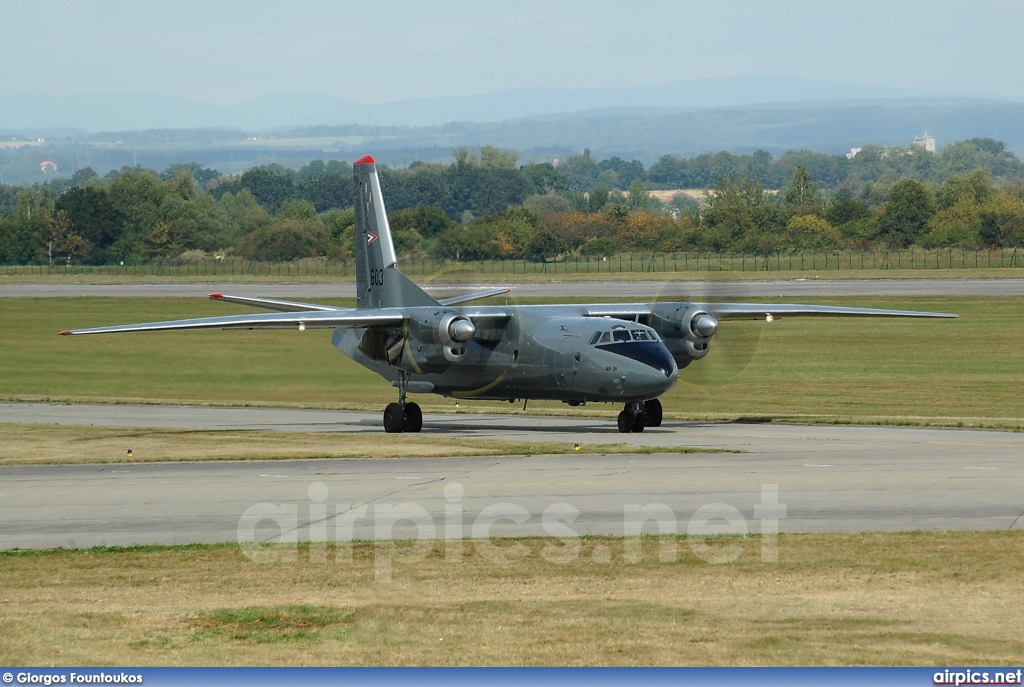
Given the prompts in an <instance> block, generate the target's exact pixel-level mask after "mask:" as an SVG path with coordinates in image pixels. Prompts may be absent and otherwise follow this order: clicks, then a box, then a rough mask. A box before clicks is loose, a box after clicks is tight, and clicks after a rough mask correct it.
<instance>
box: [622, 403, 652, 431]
mask: <svg viewBox="0 0 1024 687" xmlns="http://www.w3.org/2000/svg"><path fill="white" fill-rule="evenodd" d="M617 422H618V426H619V431H620V432H622V433H623V434H627V433H629V432H642V431H644V427H647V426H649V424H650V423H649V422H648V419H647V409H646V407H645V406H644V404H643V403H640V402H636V403H627V404H626V407H625V408H623V410H622V412H621V413H619V417H618V420H617Z"/></svg>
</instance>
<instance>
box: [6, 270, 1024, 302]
mask: <svg viewBox="0 0 1024 687" xmlns="http://www.w3.org/2000/svg"><path fill="white" fill-rule="evenodd" d="M647 276H648V275H645V277H647ZM421 281H422V282H423V283H424V285H425V287H426V288H427V290H428V291H429V292H431V293H432V294H434V295H436V296H438V297H445V296H451V295H455V294H459V293H466V292H471V291H483V290H487V289H494V288H500V287H509V288H511V289H512V292H511V294H510V297H512V298H517V297H518V298H538V297H551V296H561V297H565V298H591V297H594V298H613V297H614V298H615V299H617V300H622V299H635V300H641V301H642V300H649V299H650V298H651V296H652V294H653V295H654V296H655V297H657V298H661V299H665V298H676V297H678V298H686V297H690V298H706V297H711V298H713V299H714V300H721V299H725V298H750V297H758V296H781V297H784V298H811V297H815V296H893V295H898V296H1024V279H863V280H861V279H848V280H843V279H837V280H829V279H789V280H763V281H714V282H707V281H659V280H657V279H650V278H644V279H639V278H637V279H628V280H626V279H623V280H607V281H601V280H595V281H575V280H564V281H562V280H559V279H558V278H557V275H554V276H553V277H552V279H551V280H547V281H530V282H516V281H512V280H509V281H498V280H488V281H486V282H484V281H481V282H479V283H473V284H465V283H458V284H444V283H441V282H439V281H434V282H431V283H426V280H421ZM215 292H223V293H229V294H232V295H236V296H249V297H266V298H283V299H293V300H302V299H324V298H355V283H354V281H351V280H350V281H346V282H338V283H327V282H269V283H262V284H261V283H252V282H239V283H233V282H225V281H221V282H209V283H171V282H166V283H141V282H128V283H119V284H97V283H79V284H75V283H52V282H43V283H35V284H20V283H16V284H3V285H2V286H0V297H9V298H14V297H19V298H30V297H31V298H36V297H38V298H58V297H59V298H73V297H83V296H88V297H94V298H143V297H145V298H203V297H206V296H208V295H209V294H211V293H215Z"/></svg>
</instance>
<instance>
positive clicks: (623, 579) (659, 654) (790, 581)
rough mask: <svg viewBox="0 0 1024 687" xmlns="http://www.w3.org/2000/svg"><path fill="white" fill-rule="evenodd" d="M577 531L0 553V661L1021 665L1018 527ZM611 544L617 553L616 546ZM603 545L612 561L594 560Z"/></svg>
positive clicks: (1021, 540) (1022, 573) (1022, 590)
mask: <svg viewBox="0 0 1024 687" xmlns="http://www.w3.org/2000/svg"><path fill="white" fill-rule="evenodd" d="M672 541H673V542H674V543H675V545H676V556H675V558H674V559H673V560H672V561H671V562H666V563H663V562H660V561H659V558H658V553H659V547H660V544H661V542H660V541H659V540H658V539H656V538H645V539H644V540H643V541H642V546H643V556H642V559H641V562H640V563H638V564H634V563H628V562H627V561H626V558H625V551H626V549H625V546H626V541H625V540H623V539H620V538H614V537H585V538H583V539H582V542H581V549H580V555H579V556H577V557H575V558H574V559H573V560H572V561H571V562H569V563H562V564H559V563H552V562H549V561H547V560H546V559H545V558H544V557H543V552H544V550H545V547H549V546H552V545H553V542H552V541H551V540H547V539H518V540H494V541H493V542H492V544H495V545H497V546H503V547H508V546H513V545H522V546H524V547H526V549H525V550H526V551H527V555H526V556H525V557H524V558H522V559H521V560H517V561H515V562H506V563H495V562H492V560H490V559H489V558H488V557H487V555H486V554H485V553H482V550H481V549H478V547H477V546H476V545H475V544H474V543H473V542H471V541H464V542H463V546H462V554H461V556H460V557H457V558H454V559H448V558H446V556H445V547H444V544H443V543H442V542H437V543H436V544H435V545H434V547H433V549H432V550H431V551H430V553H429V554H428V555H427V556H426V557H425V558H422V559H421V560H419V561H417V562H415V563H403V562H400V561H395V562H394V564H393V566H392V581H391V582H381V581H377V578H376V572H375V571H376V569H375V551H374V546H373V545H372V544H371V543H356V544H354V545H352V556H351V561H348V560H345V559H346V558H347V557H345V556H336V555H335V554H336V553H337V551H336V549H335V547H334V545H331V546H329V547H327V550H326V551H324V550H323V548H322V547H320V548H318V549H315V550H314V555H312V556H311V555H310V549H309V548H308V547H306V546H303V547H300V549H299V553H298V556H297V560H295V561H294V562H290V563H274V564H268V563H263V564H260V563H254V562H252V561H250V560H249V559H247V558H246V557H245V556H244V555H243V554H242V552H241V551H240V550H239V549H238V547H237V546H234V545H222V546H189V547H141V548H136V549H97V550H84V551H50V552H8V553H3V554H0V578H2V579H3V580H4V585H3V586H2V587H0V636H3V637H4V642H2V643H0V663H5V664H8V665H19V664H20V665H30V664H41V663H45V664H49V663H56V664H85V665H91V664H125V665H246V664H254V665H803V664H808V665H922V664H925V665H936V664H962V665H982V664H995V665H1013V664H1019V663H1021V662H1024V639H1022V637H1024V614H1022V613H1020V612H1019V611H1020V603H1021V602H1020V599H1021V598H1022V597H1024V534H1022V533H1021V532H984V533H971V532H956V533H949V532H940V533H884V534H882V533H878V534H813V535H790V536H782V537H781V538H780V541H779V562H778V563H765V562H762V561H761V556H760V540H759V538H758V537H750V538H744V539H738V538H720V539H719V540H718V541H712V542H710V545H712V546H723V545H735V544H737V543H738V544H740V545H741V547H742V549H743V554H742V555H741V556H740V558H739V559H738V560H736V561H735V562H733V563H728V564H722V565H712V564H709V563H706V562H704V561H703V560H701V559H700V558H698V557H697V556H695V555H694V553H693V552H692V551H691V548H690V546H689V545H688V541H687V540H686V538H679V539H677V540H672ZM609 559H610V560H609ZM605 561H607V562H605Z"/></svg>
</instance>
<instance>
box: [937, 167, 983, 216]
mask: <svg viewBox="0 0 1024 687" xmlns="http://www.w3.org/2000/svg"><path fill="white" fill-rule="evenodd" d="M994 192H995V187H993V186H992V179H991V176H990V175H989V172H988V170H987V169H976V170H974V171H973V172H971V173H970V174H968V175H966V176H959V175H955V174H954V175H953V176H951V177H947V178H946V181H945V182H943V184H942V188H940V189H939V191H938V192H937V193H936V194H935V201H936V205H937V206H938V209H939V210H944V209H946V208H951V207H953V206H954V205H957V204H959V203H963V202H971V203H974V204H976V205H984V204H985V203H986V202H987V201H988V199H989V198H990V197H991V196H992V194H993V193H994Z"/></svg>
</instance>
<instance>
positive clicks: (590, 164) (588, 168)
mask: <svg viewBox="0 0 1024 687" xmlns="http://www.w3.org/2000/svg"><path fill="white" fill-rule="evenodd" d="M558 171H559V173H561V174H562V176H563V177H565V181H566V183H567V184H569V188H571V189H573V190H574V191H587V190H589V189H590V188H591V187H592V186H593V185H594V184H596V183H597V177H598V176H599V175H600V174H601V168H600V167H598V166H597V163H596V162H594V161H593V159H591V157H590V148H586V149H585V150H584V151H583V154H582V155H570V156H569V159H567V160H566V161H565V162H563V163H562V164H560V165H559V166H558Z"/></svg>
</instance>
